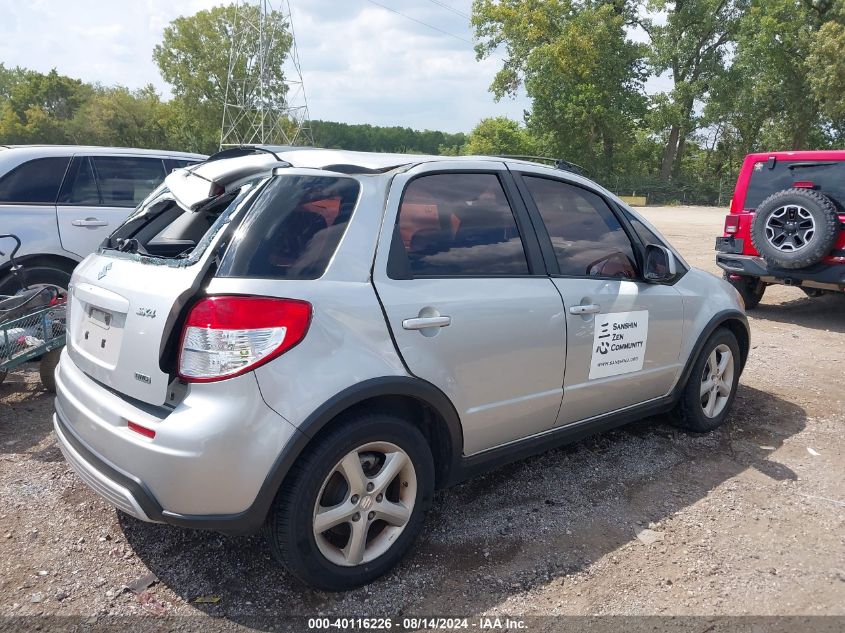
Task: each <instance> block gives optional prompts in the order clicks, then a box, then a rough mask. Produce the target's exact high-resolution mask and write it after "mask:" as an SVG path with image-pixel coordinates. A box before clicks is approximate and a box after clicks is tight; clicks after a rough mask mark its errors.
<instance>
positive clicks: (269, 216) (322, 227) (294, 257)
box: [217, 176, 360, 279]
mask: <svg viewBox="0 0 845 633" xmlns="http://www.w3.org/2000/svg"><path fill="white" fill-rule="evenodd" d="M359 193H360V185H359V184H358V182H357V181H356V180H354V179H352V178H337V177H333V176H277V177H276V178H275V179H274V180H272V181H270V182H269V183H268V184H267V186H266V187H265V189H264V190H263V191H262V192H261V193H260V195H259V197H258V198H257V199H256V200H255V202H254V203H253V204H252V206H251V207H250V209H249V210H248V212H247V214H246V216H245V217H244V219H243V221H242V223H241V226H240V227H239V228H238V235H239V236H240V237H238V238H237V239H235V241H234V242H233V243H232V245H231V246H230V247H229V248H228V249H227V251H226V253H225V255H224V256H223V259H222V261H221V263H220V268H219V270H218V273H217V274H218V276H220V277H251V278H266V279H317V278H319V277H321V276H322V275H323V273H325V271H326V268H327V267H328V264H329V261H330V260H331V258H332V256H333V255H334V253H335V251H336V250H337V246H338V244H339V243H340V240H341V238H342V237H343V234H344V233H345V231H346V227H347V225H348V223H349V220H350V218H351V217H352V212H353V210H354V209H355V205H356V203H357V201H358V195H359Z"/></svg>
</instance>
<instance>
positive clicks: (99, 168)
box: [91, 156, 165, 207]
mask: <svg viewBox="0 0 845 633" xmlns="http://www.w3.org/2000/svg"><path fill="white" fill-rule="evenodd" d="M91 160H92V161H93V163H94V171H95V172H96V175H97V184H98V185H99V187H100V197H101V198H102V204H103V205H105V206H107V207H134V206H137V205H138V204H139V203H140V202H141V201H142V200H143V199H144V198H146V197H147V196H148V195H149V193H150V192H151V191H152V190H153V189H155V188H156V187H157V186H158V185H159V184H161V181H162V180H164V176H165V173H164V164H163V163H162V161H161V159H160V158H136V157H133V156H95V157H93V158H92V159H91Z"/></svg>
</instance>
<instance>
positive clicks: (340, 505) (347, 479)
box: [313, 442, 417, 567]
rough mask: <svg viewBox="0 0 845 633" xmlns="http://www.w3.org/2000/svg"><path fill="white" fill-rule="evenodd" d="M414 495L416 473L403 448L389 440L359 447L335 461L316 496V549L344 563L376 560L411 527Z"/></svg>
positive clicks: (415, 494)
mask: <svg viewBox="0 0 845 633" xmlns="http://www.w3.org/2000/svg"><path fill="white" fill-rule="evenodd" d="M416 496H417V475H416V471H415V470H414V465H413V463H412V462H411V458H410V457H409V456H408V454H407V453H406V452H405V451H404V450H402V449H401V448H399V447H398V446H396V445H395V444H392V443H390V442H369V443H367V444H364V445H362V446H359V447H358V448H356V449H354V450H352V451H350V452H349V453H347V455H346V456H345V457H344V458H343V459H341V460H340V461H339V462H338V463H337V464H335V466H334V468H332V470H331V471H330V472H329V475H328V476H327V477H326V479H325V480H324V481H323V485H322V486H321V488H320V492H319V494H318V495H317V502H316V504H315V505H314V515H313V530H314V538H315V539H316V542H317V547H318V548H319V550H320V552H321V553H322V554H323V556H325V557H326V558H327V559H328V560H329V561H331V562H332V563H335V564H336V565H341V566H344V567H351V566H355V565H360V564H362V563H367V562H370V561H372V560H375V559H376V558H378V557H379V556H381V555H382V554H384V553H385V552H386V551H387V550H388V549H390V547H391V545H393V543H395V542H396V539H397V538H398V537H399V535H400V534H401V533H402V531H403V530H404V529H405V527H406V526H407V524H408V522H409V521H410V519H411V515H412V513H413V510H414V503H415V501H416Z"/></svg>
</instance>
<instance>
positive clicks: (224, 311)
mask: <svg viewBox="0 0 845 633" xmlns="http://www.w3.org/2000/svg"><path fill="white" fill-rule="evenodd" d="M310 323H311V304H310V303H308V302H307V301H296V300H294V299H274V298H269V297H239V296H218V297H208V298H206V299H203V300H201V301H200V302H199V303H197V304H196V305H195V306H194V307H193V308H191V311H190V313H188V319H187V321H186V322H185V329H184V330H183V331H182V344H181V345H180V348H179V376H180V378H182V379H184V380H186V381H188V382H213V381H215V380H223V379H224V378H232V377H234V376H240V375H241V374H243V373H246V372H248V371H251V370H253V369H255V368H256V367H258V366H259V365H262V364H264V363H266V362H267V361H269V360H270V359H272V358H275V357H276V356H279V355H280V354H283V353H284V352H286V351H287V350H289V349H290V348H291V347H293V346H294V345H296V344H297V343H299V342H300V341H301V340H302V339H303V338H304V337H305V333H306V332H307V331H308V326H309V325H310Z"/></svg>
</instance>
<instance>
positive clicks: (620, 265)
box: [524, 176, 637, 279]
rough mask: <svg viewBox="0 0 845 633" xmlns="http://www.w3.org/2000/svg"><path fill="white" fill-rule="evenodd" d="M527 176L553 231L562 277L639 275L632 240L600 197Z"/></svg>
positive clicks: (582, 190)
mask: <svg viewBox="0 0 845 633" xmlns="http://www.w3.org/2000/svg"><path fill="white" fill-rule="evenodd" d="M524 180H525V184H526V185H527V187H528V190H529V192H530V193H531V197H532V198H533V199H534V202H535V204H536V205H537V208H538V209H539V211H540V216H541V217H542V218H543V223H544V224H545V225H546V229H547V230H548V233H549V237H550V238H551V241H552V247H553V248H554V252H555V257H556V258H557V262H558V266H559V267H560V274H561V275H566V276H570V277H611V278H622V279H634V278H635V277H636V276H637V273H636V267H635V265H634V262H635V261H636V259H635V258H634V251H633V248H632V246H631V240H629V239H628V235H627V234H626V233H625V230H624V229H623V228H622V225H621V224H620V223H619V220H617V219H616V216H615V215H613V212H612V211H611V210H610V207H609V206H607V203H606V202H605V201H604V199H602V197H601V196H599V195H597V194H595V193H593V192H592V191H588V190H587V189H583V188H581V187H577V186H575V185H570V184H568V183H564V182H560V181H558V180H550V179H548V178H536V177H530V176H528V177H524Z"/></svg>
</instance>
